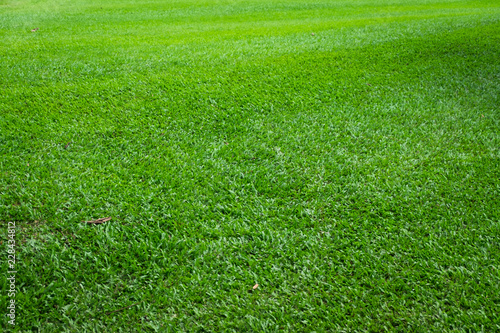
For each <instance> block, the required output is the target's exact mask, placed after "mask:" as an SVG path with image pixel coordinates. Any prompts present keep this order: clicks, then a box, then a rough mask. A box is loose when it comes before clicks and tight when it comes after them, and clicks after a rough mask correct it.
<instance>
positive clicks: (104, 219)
mask: <svg viewBox="0 0 500 333" xmlns="http://www.w3.org/2000/svg"><path fill="white" fill-rule="evenodd" d="M109 220H111V217H103V218H101V219H97V220H92V221H84V222H85V223H90V224H101V223H104V222H108V221H109Z"/></svg>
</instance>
